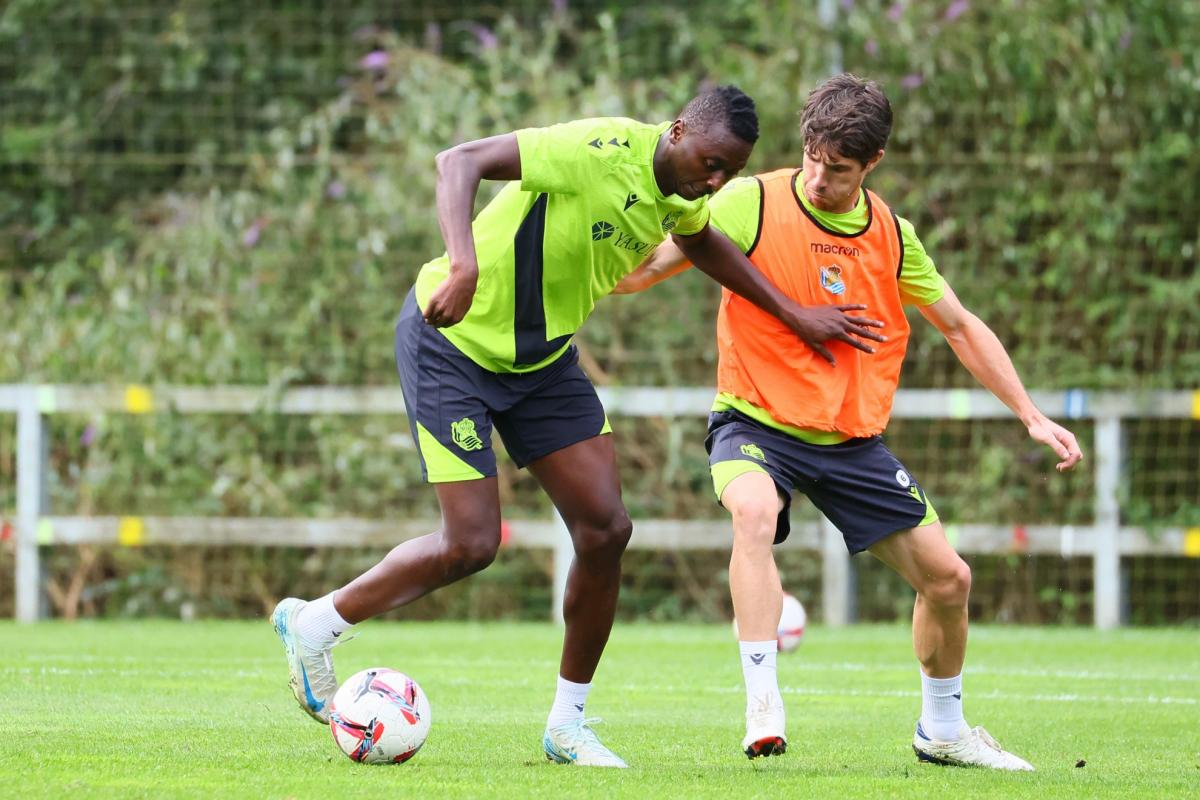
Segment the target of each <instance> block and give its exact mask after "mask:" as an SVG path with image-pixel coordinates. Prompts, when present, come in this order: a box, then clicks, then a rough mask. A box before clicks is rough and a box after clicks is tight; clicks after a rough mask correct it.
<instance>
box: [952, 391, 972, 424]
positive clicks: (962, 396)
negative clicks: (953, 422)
mask: <svg viewBox="0 0 1200 800" xmlns="http://www.w3.org/2000/svg"><path fill="white" fill-rule="evenodd" d="M950 416H951V417H953V418H954V419H967V418H968V417H970V416H971V395H970V393H968V392H967V390H966V389H952V390H951V391H950Z"/></svg>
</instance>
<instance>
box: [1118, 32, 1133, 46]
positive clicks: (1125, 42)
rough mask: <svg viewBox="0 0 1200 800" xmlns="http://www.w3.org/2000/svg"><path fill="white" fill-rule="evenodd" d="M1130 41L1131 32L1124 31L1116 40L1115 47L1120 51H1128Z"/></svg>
mask: <svg viewBox="0 0 1200 800" xmlns="http://www.w3.org/2000/svg"><path fill="white" fill-rule="evenodd" d="M1131 41H1133V31H1125V32H1124V33H1122V34H1121V38H1120V39H1118V40H1117V47H1118V48H1119V49H1121V50H1128V49H1129V43H1130V42H1131Z"/></svg>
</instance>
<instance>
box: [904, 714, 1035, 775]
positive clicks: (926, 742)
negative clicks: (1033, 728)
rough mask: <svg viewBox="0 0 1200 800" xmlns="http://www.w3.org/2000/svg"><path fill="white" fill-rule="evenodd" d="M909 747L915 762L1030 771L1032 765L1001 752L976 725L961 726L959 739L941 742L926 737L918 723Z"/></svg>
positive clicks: (989, 736)
mask: <svg viewBox="0 0 1200 800" xmlns="http://www.w3.org/2000/svg"><path fill="white" fill-rule="evenodd" d="M912 748H913V752H915V753H916V754H917V758H918V759H920V760H921V761H928V762H929V763H931V764H942V765H945V766H954V767H989V768H991V769H1007V770H1012V771H1025V772H1033V765H1031V764H1030V763H1029V762H1028V761H1026V760H1025V759H1023V758H1019V757H1017V756H1014V755H1013V754H1012V753H1010V752H1008V751H1006V750H1004V749H1003V748H1002V747H1000V744H999V743H998V742H997V741H996V740H995V739H993V738H992V737H991V734H989V733H988V732H987V731H985V730H984V729H983V728H981V727H979V726H976V727H974V728H967V727H966V726H963V736H962V738H961V739H958V740H956V741H953V742H942V741H938V740H937V739H932V738H930V737H929V736H927V735H926V734H925V731H924V729H923V728H922V727H921V723H920V722H918V723H917V731H916V733H914V734H913V742H912Z"/></svg>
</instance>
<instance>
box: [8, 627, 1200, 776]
mask: <svg viewBox="0 0 1200 800" xmlns="http://www.w3.org/2000/svg"><path fill="white" fill-rule="evenodd" d="M559 636H560V634H559V632H558V631H557V630H556V629H554V628H552V627H550V626H548V625H547V626H542V625H532V624H524V625H522V624H502V623H486V624H458V623H454V624H431V623H424V624H393V623H378V624H370V625H366V626H363V629H362V631H361V633H360V636H359V637H358V638H356V639H355V640H354V641H352V642H349V643H347V644H345V645H344V646H341V647H339V648H338V649H337V650H336V651H335V654H336V656H337V663H338V667H339V670H340V671H341V674H342V675H349V674H350V673H351V672H353V671H356V670H358V669H361V668H364V667H368V666H376V665H384V666H392V667H395V668H398V669H401V670H404V671H406V672H409V673H410V674H411V675H412V676H413V677H415V678H416V679H417V680H418V681H419V682H420V683H421V685H422V686H423V687H424V688H425V690H426V692H427V693H428V695H429V697H430V700H431V702H432V704H433V731H432V733H431V735H430V737H429V740H428V742H427V743H426V745H425V748H424V749H423V750H422V751H421V752H420V753H419V754H418V755H417V757H416V758H415V759H413V760H412V761H411V762H409V763H408V764H405V765H403V766H395V767H392V766H388V767H371V766H362V765H358V764H354V763H352V762H350V761H349V760H348V759H346V758H345V757H344V756H342V755H341V753H340V752H339V751H338V750H337V749H336V748H335V747H334V745H333V743H332V741H331V738H330V735H329V731H328V729H326V728H324V727H322V726H319V725H317V724H316V723H314V722H312V721H310V720H309V719H308V718H307V717H306V716H304V715H303V714H302V713H301V711H300V710H299V709H298V708H297V707H296V705H295V702H294V700H293V699H292V697H291V694H290V693H289V692H288V690H287V687H286V686H285V681H286V670H285V666H284V661H283V655H282V652H281V650H280V648H279V645H278V644H277V641H276V639H275V637H274V634H273V633H272V632H271V629H270V627H269V625H268V624H267V623H266V622H265V621H264V622H258V623H216V622H213V623H196V624H190V625H185V624H179V623H170V622H142V623H135V622H123V623H86V624H73V625H71V624H57V623H56V624H46V625H40V626H34V627H19V626H16V625H14V624H11V623H2V624H0V731H2V732H3V733H2V734H0V796H7V797H17V796H20V797H23V798H28V797H69V798H71V800H76V799H77V798H85V797H154V798H159V797H227V796H240V797H252V798H258V797H280V798H283V797H303V798H308V797H311V798H323V799H324V798H343V797H372V798H393V797H422V798H436V799H437V800H441V799H442V798H447V797H532V796H541V797H546V798H558V797H603V798H605V800H610V799H611V798H621V797H639V798H640V797H655V798H656V797H729V798H738V800H740V799H741V798H749V797H783V796H791V797H809V796H813V797H830V796H838V797H842V798H851V797H855V798H856V797H915V798H922V800H928V799H929V798H938V797H964V798H965V797H970V798H976V797H1030V798H1039V800H1040V799H1041V798H1046V797H1122V798H1125V797H1131V796H1138V795H1141V796H1146V797H1156V798H1157V797H1180V796H1184V795H1189V794H1190V795H1191V796H1195V794H1193V793H1194V792H1196V791H1197V787H1198V786H1200V633H1198V632H1197V631H1195V630H1126V631H1119V632H1113V633H1096V632H1094V631H1091V630H1085V629H1054V628H1041V629H1036V628H1015V627H980V628H978V629H975V630H973V631H972V638H971V648H970V656H969V659H968V667H967V677H966V686H965V689H966V697H965V699H966V710H967V718H968V720H969V721H971V722H972V724H983V725H985V726H986V727H987V728H988V729H989V730H990V731H991V733H992V734H993V735H994V736H996V737H997V738H998V739H999V740H1000V741H1001V742H1002V743H1003V744H1004V745H1005V746H1006V747H1008V748H1010V749H1012V750H1013V751H1014V752H1016V753H1018V754H1020V755H1022V756H1024V757H1026V758H1027V759H1029V760H1030V761H1031V762H1033V764H1034V765H1035V766H1037V767H1038V772H1037V773H1035V774H1032V775H1029V774H1017V775H1013V774H995V773H990V772H984V771H979V770H962V769H947V768H941V767H935V766H929V765H922V764H918V763H917V761H916V759H915V758H914V757H913V754H912V752H911V750H910V748H909V740H910V738H911V736H912V728H913V722H914V719H915V717H916V714H917V712H918V710H919V704H920V700H919V694H918V689H919V685H918V680H917V668H916V665H915V663H914V661H913V660H912V656H911V651H910V649H909V644H908V633H907V630H906V629H905V628H903V627H899V626H861V627H853V628H849V629H843V630H827V629H822V628H815V629H812V630H810V631H809V634H808V637H807V639H806V641H805V642H804V644H803V645H802V646H801V648H800V650H799V651H798V652H796V653H794V654H791V655H787V656H782V657H781V658H780V683H781V685H782V686H783V687H785V688H784V692H785V698H786V701H787V704H788V713H789V725H788V731H789V734H790V743H791V747H790V749H789V752H788V753H787V755H785V756H784V757H782V758H771V759H768V760H763V761H759V762H755V763H751V762H749V761H747V759H746V758H745V757H743V756H742V755H741V754H740V753H739V752H738V744H739V742H740V738H741V735H742V730H741V712H742V705H743V696H742V690H741V675H740V671H739V669H738V665H737V658H736V650H735V648H734V644H733V642H732V637H731V634H730V631H729V628H728V627H727V626H678V625H620V626H618V627H617V629H616V631H615V632H614V634H613V638H612V641H611V643H610V645H609V648H608V653H607V655H606V657H605V660H604V662H603V663H602V664H601V667H600V672H599V674H598V675H597V679H596V683H595V689H594V690H593V692H592V696H591V698H590V699H589V702H588V711H589V713H590V714H597V715H601V716H603V717H604V718H605V723H604V724H603V725H602V726H600V727H599V731H600V733H601V736H602V738H603V739H604V741H605V742H606V743H607V744H609V745H610V746H612V747H613V749H614V750H616V751H617V752H618V753H620V754H621V755H622V756H624V757H625V759H626V760H627V761H629V762H630V764H631V765H632V768H631V769H629V770H626V771H613V770H585V769H581V768H575V767H560V766H556V765H552V764H549V763H547V762H546V761H544V759H543V758H542V755H541V752H540V741H541V732H542V726H543V722H544V720H545V714H546V711H547V709H548V706H549V703H550V700H551V696H552V693H553V686H554V676H555V673H556V665H557V661H558V648H559ZM1080 760H1086V762H1087V764H1086V766H1084V767H1081V768H1077V767H1076V762H1077V761H1080Z"/></svg>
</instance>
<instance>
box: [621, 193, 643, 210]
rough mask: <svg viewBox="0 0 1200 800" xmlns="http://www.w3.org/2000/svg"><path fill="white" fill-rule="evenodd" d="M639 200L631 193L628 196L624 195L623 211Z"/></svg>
mask: <svg viewBox="0 0 1200 800" xmlns="http://www.w3.org/2000/svg"><path fill="white" fill-rule="evenodd" d="M640 199H641V198H640V197H638V196H637V195H636V194H634V193H633V192H630V193H629V194H627V195H625V210H626V211H628V210H629V209H630V207H631V206H633V205H634V204H635V203H637V201H638V200H640Z"/></svg>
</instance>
